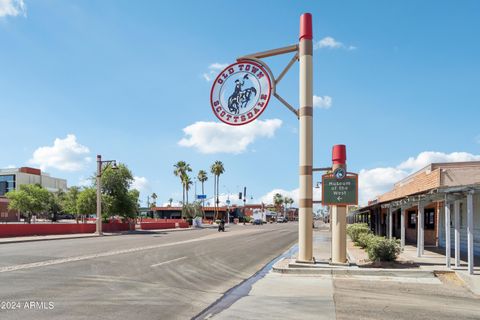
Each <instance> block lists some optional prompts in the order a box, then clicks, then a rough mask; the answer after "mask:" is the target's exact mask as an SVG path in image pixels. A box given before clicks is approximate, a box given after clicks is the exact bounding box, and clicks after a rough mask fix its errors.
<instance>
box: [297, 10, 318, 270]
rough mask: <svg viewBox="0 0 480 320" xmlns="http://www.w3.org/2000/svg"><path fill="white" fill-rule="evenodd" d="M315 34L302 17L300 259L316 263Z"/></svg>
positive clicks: (307, 16)
mask: <svg viewBox="0 0 480 320" xmlns="http://www.w3.org/2000/svg"><path fill="white" fill-rule="evenodd" d="M312 38H313V34H312V15H311V14H310V13H304V14H302V16H301V17H300V38H299V44H298V61H299V64H300V65H299V71H300V77H299V80H300V90H299V98H300V103H299V109H298V118H299V125H298V131H299V138H300V143H299V147H300V148H299V149H300V150H299V175H300V176H299V185H300V189H299V204H298V220H299V223H298V258H297V261H298V262H302V263H314V262H315V260H314V258H313V230H312V225H313V178H312V169H313V168H312V163H313V41H312Z"/></svg>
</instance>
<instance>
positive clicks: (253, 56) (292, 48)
mask: <svg viewBox="0 0 480 320" xmlns="http://www.w3.org/2000/svg"><path fill="white" fill-rule="evenodd" d="M290 52H295V55H294V56H293V57H292V59H290V62H289V63H288V64H287V66H286V67H285V68H284V69H283V70H282V72H280V74H279V75H278V77H277V78H275V77H274V76H273V73H272V70H270V68H269V67H268V65H267V64H266V63H265V62H264V61H262V60H261V58H267V57H273V56H278V55H281V54H286V53H290ZM242 60H252V61H255V62H257V63H259V64H261V65H262V66H263V67H265V69H266V71H267V72H268V73H269V75H270V77H271V78H272V79H273V83H272V91H273V96H274V97H275V98H277V99H278V101H280V102H281V103H282V104H283V105H284V106H285V107H287V109H288V110H290V111H292V112H293V113H294V114H295V116H296V117H297V119H298V118H299V116H298V110H297V109H295V108H294V107H292V105H291V104H289V103H288V102H287V101H286V100H285V99H283V98H282V97H281V96H280V95H279V94H278V93H277V84H278V83H279V82H280V81H281V80H282V79H283V77H284V76H285V75H286V74H287V72H288V70H290V68H291V67H292V65H293V64H294V63H295V61H298V44H294V45H291V46H288V47H283V48H278V49H272V50H268V51H262V52H257V53H252V54H247V55H245V56H242V57H239V58H237V62H240V61H242Z"/></svg>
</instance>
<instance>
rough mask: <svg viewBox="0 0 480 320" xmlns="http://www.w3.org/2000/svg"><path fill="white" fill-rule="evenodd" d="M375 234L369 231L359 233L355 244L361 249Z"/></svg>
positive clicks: (366, 245)
mask: <svg viewBox="0 0 480 320" xmlns="http://www.w3.org/2000/svg"><path fill="white" fill-rule="evenodd" d="M375 237H376V236H375V235H374V234H373V233H371V232H368V233H361V234H360V235H359V236H358V240H357V242H356V243H355V244H356V245H358V246H360V247H361V248H362V249H365V248H367V247H368V245H369V243H370V242H371V241H374V240H375Z"/></svg>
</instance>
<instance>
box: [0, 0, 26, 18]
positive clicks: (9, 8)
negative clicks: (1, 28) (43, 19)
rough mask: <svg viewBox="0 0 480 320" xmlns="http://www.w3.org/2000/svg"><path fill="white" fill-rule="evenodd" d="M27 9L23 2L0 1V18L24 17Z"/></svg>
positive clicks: (15, 0)
mask: <svg viewBox="0 0 480 320" xmlns="http://www.w3.org/2000/svg"><path fill="white" fill-rule="evenodd" d="M26 14H27V7H26V6H25V3H24V2H23V0H0V18H2V17H6V16H12V17H16V16H19V15H23V16H26Z"/></svg>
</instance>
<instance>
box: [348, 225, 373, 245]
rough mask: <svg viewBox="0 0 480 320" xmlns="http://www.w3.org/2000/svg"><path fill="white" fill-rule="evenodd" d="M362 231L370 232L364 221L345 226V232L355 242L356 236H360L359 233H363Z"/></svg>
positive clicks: (356, 240)
mask: <svg viewBox="0 0 480 320" xmlns="http://www.w3.org/2000/svg"><path fill="white" fill-rule="evenodd" d="M364 233H371V231H370V228H369V227H368V224H366V223H355V224H350V225H348V227H347V234H348V235H349V236H350V238H351V239H352V241H353V242H355V243H358V238H359V237H360V235H361V234H364Z"/></svg>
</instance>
